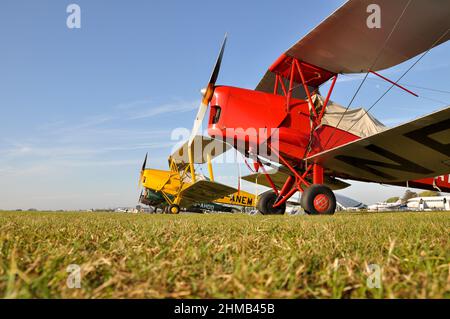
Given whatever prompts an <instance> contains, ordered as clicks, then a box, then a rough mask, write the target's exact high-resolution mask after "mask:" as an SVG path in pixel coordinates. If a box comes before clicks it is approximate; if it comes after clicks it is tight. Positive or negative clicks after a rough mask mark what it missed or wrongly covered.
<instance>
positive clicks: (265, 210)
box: [258, 191, 286, 215]
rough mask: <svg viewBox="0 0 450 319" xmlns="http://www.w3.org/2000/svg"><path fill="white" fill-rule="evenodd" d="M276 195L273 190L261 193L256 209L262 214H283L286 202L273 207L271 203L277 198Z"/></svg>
mask: <svg viewBox="0 0 450 319" xmlns="http://www.w3.org/2000/svg"><path fill="white" fill-rule="evenodd" d="M277 197H278V196H277V195H276V194H275V193H274V192H273V191H268V192H265V193H264V194H262V195H261V196H260V197H259V200H258V210H259V211H260V212H261V214H263V215H284V213H285V212H286V203H284V204H283V205H281V206H279V207H277V208H274V207H273V205H274V203H275V201H276V200H277Z"/></svg>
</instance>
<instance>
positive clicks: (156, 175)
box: [142, 169, 256, 207]
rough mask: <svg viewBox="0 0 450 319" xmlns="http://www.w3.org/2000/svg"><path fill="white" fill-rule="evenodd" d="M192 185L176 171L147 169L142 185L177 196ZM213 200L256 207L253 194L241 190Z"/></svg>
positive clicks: (165, 194)
mask: <svg viewBox="0 0 450 319" xmlns="http://www.w3.org/2000/svg"><path fill="white" fill-rule="evenodd" d="M191 185H192V183H191V182H185V181H182V178H181V176H180V174H179V173H178V172H176V171H164V170H157V169H146V170H145V171H144V172H143V177H142V186H144V187H145V188H147V189H150V190H153V191H155V192H161V193H162V194H163V195H164V197H165V196H167V195H168V196H172V197H174V198H176V197H177V196H178V194H180V193H181V192H182V191H183V190H184V189H186V188H188V187H190V186H191ZM213 202H215V203H220V204H226V205H234V206H242V207H254V206H255V205H256V198H255V195H253V194H250V193H248V192H245V191H239V192H237V193H234V194H231V195H229V196H225V197H223V198H220V199H216V200H214V201H213Z"/></svg>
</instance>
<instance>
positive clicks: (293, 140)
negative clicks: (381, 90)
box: [208, 86, 359, 163]
mask: <svg viewBox="0 0 450 319" xmlns="http://www.w3.org/2000/svg"><path fill="white" fill-rule="evenodd" d="M289 104H290V106H289V110H288V108H287V105H286V97H284V96H280V95H274V94H270V93H264V92H259V91H253V90H246V89H241V88H235V87H229V86H218V87H216V88H215V91H214V97H213V99H212V100H211V103H210V105H211V111H210V116H209V122H208V133H209V135H211V136H212V137H216V138H227V139H228V141H230V140H232V139H235V140H236V139H237V140H240V141H243V140H246V141H248V140H249V139H250V140H251V139H252V138H254V139H253V140H255V139H256V141H257V142H258V144H261V143H264V142H265V140H266V136H261V130H265V129H267V130H269V131H270V130H274V129H278V142H279V144H278V151H279V152H280V154H281V155H283V156H284V157H286V158H288V159H290V160H291V161H292V162H296V163H298V162H299V160H301V159H303V158H304V157H305V156H306V154H307V148H308V145H309V141H310V140H311V123H310V117H309V113H310V112H309V106H308V102H307V101H305V100H298V99H291V100H290V103H289ZM230 129H231V131H230ZM233 129H235V130H233ZM333 131H335V128H333V127H329V126H326V125H322V126H319V127H318V128H317V130H315V132H314V137H313V138H312V141H313V143H312V145H311V151H310V152H309V154H308V155H309V156H310V155H313V154H315V153H319V152H322V151H324V150H326V149H329V148H331V147H336V146H338V145H341V144H346V143H348V142H351V141H354V140H357V139H359V137H358V136H355V135H353V134H350V133H348V132H345V131H343V130H340V129H336V131H335V133H334V134H332V132H333ZM243 132H245V133H243ZM249 132H250V133H249ZM251 132H256V136H253V137H252V136H251V135H252V133H251ZM230 134H231V136H230ZM331 135H332V138H331V139H330V140H329V138H330V136H331ZM328 140H329V141H328ZM327 142H328V143H327ZM246 145H247V147H248V144H246ZM246 151H248V149H246Z"/></svg>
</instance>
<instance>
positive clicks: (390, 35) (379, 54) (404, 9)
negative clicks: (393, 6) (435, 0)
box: [324, 0, 412, 148]
mask: <svg viewBox="0 0 450 319" xmlns="http://www.w3.org/2000/svg"><path fill="white" fill-rule="evenodd" d="M411 1H412V0H409V1H408V3H407V4H406V5H405V7H404V8H403V11H402V13H401V14H400V16H399V17H398V19H397V21H396V22H395V24H394V26H393V28H392V30H391V32H390V33H389V35H388V36H387V38H386V40H385V41H384V43H383V46H382V47H381V49H380V51H378V54H377V56H376V58H375V61H374V62H373V63H372V65H371V66H370V68H369V70H368V71H367V73H366V75H365V76H364V78H363V80H362V81H361V83H360V84H359V86H358V88H357V90H356V92H355V94H353V97H352V99H351V100H350V103H349V104H348V106H347V108H346V109H345V111H344V113H342V115H341V118H340V119H339V122H338V124H337V125H336V126H335V127H334V130H333V132H332V133H331V135H330V137H329V138H328V140H327V142H326V143H325V146H324V148H326V147H327V145H328V143H329V142H330V140H331V139H332V138H333V136H334V134H335V133H336V131H337V128H338V127H339V125H340V124H341V122H342V120H343V119H344V116H345V114H346V113H347V112H348V110H349V109H350V106H351V105H352V104H353V102H354V100H355V98H356V96H357V95H358V93H359V91H360V90H361V88H362V86H363V85H364V83H365V82H366V80H367V77H368V76H369V73H370V70H371V69H373V67H374V66H375V65H376V64H377V62H378V60H379V59H380V57H381V55H382V53H383V52H384V50H385V49H386V46H387V44H388V42H389V40H390V39H391V37H392V35H393V34H394V31H395V30H396V29H397V26H398V24H399V23H400V21H401V19H402V18H403V16H404V14H405V12H406V10H407V9H408V7H409V5H410V4H411Z"/></svg>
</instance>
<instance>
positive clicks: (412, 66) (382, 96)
mask: <svg viewBox="0 0 450 319" xmlns="http://www.w3.org/2000/svg"><path fill="white" fill-rule="evenodd" d="M449 31H450V29H447V31H445V32H444V34H442V35H441V36H440V37H439V39H437V40H436V41H435V42H434V43H433V44H432V45H431V47H430V48H429V49H428V50H427V51H425V52H424V53H423V54H422V55H421V56H420V57H419V58H418V59H417V60H416V61H415V62H414V63H413V64H412V65H411V66H410V67H409V68H408V69H407V70H406V71H405V72H403V74H402V75H401V76H400V77H399V78H398V80H397V81H395V82H394V84H391V86H390V87H389V88H388V89H387V90H386V92H384V93H383V94H382V95H381V96H380V97H379V98H378V99H377V100H376V101H375V102H374V103H373V104H372V105H371V106H370V107H369V108H368V109H367V110H365V112H364V114H363V115H362V116H361V117H360V118H359V119H358V120H357V121H356V122H354V123H353V124H352V126H350V127H349V128H348V129H347V130H346V132H349V131H350V130H351V129H352V128H353V127H354V126H355V125H356V124H357V123H358V122H359V121H360V120H361V119H362V118H363V117H364V116H366V115H367V114H368V113H369V112H370V110H371V109H373V108H374V106H375V105H377V104H378V102H380V101H381V100H382V99H383V98H384V97H385V96H386V94H388V93H389V92H390V91H391V90H392V88H393V87H394V86H395V85H396V84H398V82H399V81H400V80H401V79H403V78H404V77H405V76H406V74H408V73H409V71H411V70H412V69H413V68H414V67H415V66H416V65H417V63H419V62H420V61H421V60H422V59H423V58H424V57H425V56H426V55H427V54H428V52H430V51H431V49H433V48H434V47H435V46H436V44H437V43H439V41H441V39H442V38H444V37H445V36H446V35H447V33H448V32H449ZM341 139H342V137H341V138H339V139H338V140H337V141H336V142H334V145H336V144H337V143H338V142H339V141H340V140H341ZM334 145H333V146H334Z"/></svg>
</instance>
